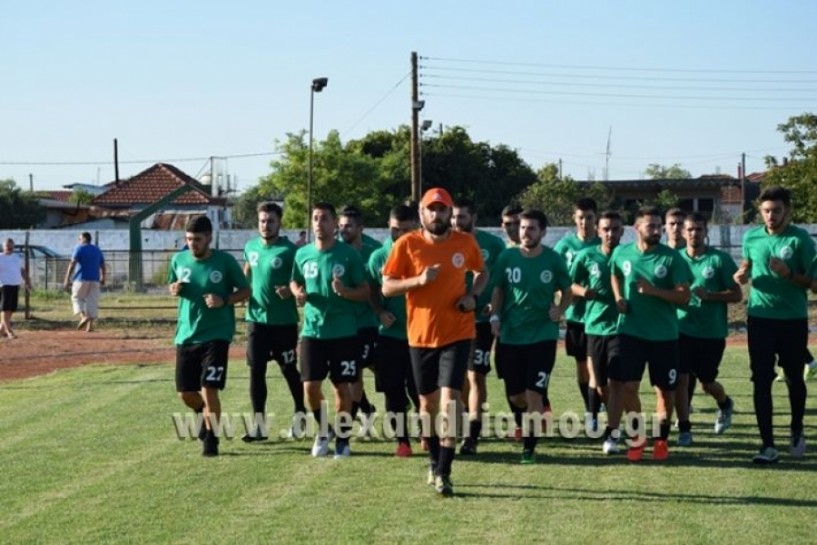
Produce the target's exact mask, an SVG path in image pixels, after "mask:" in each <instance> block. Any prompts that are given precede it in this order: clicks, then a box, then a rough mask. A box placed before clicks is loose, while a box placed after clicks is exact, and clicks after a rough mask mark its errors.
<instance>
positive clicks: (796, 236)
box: [735, 187, 815, 464]
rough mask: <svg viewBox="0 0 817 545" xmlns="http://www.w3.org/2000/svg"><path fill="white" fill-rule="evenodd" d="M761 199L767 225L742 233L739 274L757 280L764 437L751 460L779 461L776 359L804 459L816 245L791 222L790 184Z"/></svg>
mask: <svg viewBox="0 0 817 545" xmlns="http://www.w3.org/2000/svg"><path fill="white" fill-rule="evenodd" d="M758 201H759V202H760V205H759V209H760V216H761V218H762V219H763V225H761V226H758V227H755V228H753V229H750V230H749V231H747V232H746V234H745V235H744V236H743V261H742V262H741V264H740V267H739V268H738V271H737V272H736V273H735V281H736V282H738V283H740V284H746V283H747V282H751V284H752V287H751V289H750V291H749V305H748V308H747V314H748V319H747V330H748V342H749V365H750V368H751V371H752V384H753V400H754V406H755V416H756V418H757V427H758V429H759V431H760V439H761V441H762V444H761V447H760V452H759V453H758V454H757V455H756V456H755V457H754V458H753V459H752V461H753V462H754V463H757V464H772V463H775V462H777V460H778V453H777V448H776V447H775V442H774V429H773V428H772V381H773V380H774V378H775V373H774V364H775V358H777V362H778V365H780V367H781V368H782V369H783V372H784V373H785V375H786V386H788V389H789V406H790V408H791V426H790V429H791V437H790V454H791V456H792V457H793V458H802V457H803V456H804V455H805V452H806V439H805V436H804V435H803V416H804V413H805V409H806V383H805V381H804V380H803V354H805V353H806V345H807V343H808V321H807V320H808V313H807V307H806V304H807V296H806V295H807V294H806V290H807V289H808V288H809V287H811V286H812V282H813V277H812V276H811V275H812V274H813V272H814V271H813V269H812V263H813V261H814V259H815V250H814V242H813V241H812V240H811V237H810V236H809V234H808V232H806V231H804V230H803V229H801V228H799V227H797V226H795V225H792V224H791V206H792V205H791V193H790V192H789V190H788V189H785V188H782V187H769V188H767V189H765V190H763V192H762V193H761V194H760V197H759V198H758Z"/></svg>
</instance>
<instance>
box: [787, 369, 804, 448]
mask: <svg viewBox="0 0 817 545" xmlns="http://www.w3.org/2000/svg"><path fill="white" fill-rule="evenodd" d="M788 387H789V406H790V407H791V435H792V437H798V436H800V435H801V434H802V433H803V416H805V414H806V393H807V390H806V382H805V381H804V380H803V375H802V374H798V375H797V376H795V377H792V378H790V379H789V381H788Z"/></svg>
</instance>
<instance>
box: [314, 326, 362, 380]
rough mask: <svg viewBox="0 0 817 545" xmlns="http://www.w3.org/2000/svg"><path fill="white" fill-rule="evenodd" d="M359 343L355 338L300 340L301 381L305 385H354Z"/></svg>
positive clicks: (358, 370)
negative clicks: (327, 379)
mask: <svg viewBox="0 0 817 545" xmlns="http://www.w3.org/2000/svg"><path fill="white" fill-rule="evenodd" d="M359 358H360V343H359V342H358V338H357V337H356V336H355V337H341V338H340V339H314V338H312V337H302V338H301V379H302V380H303V381H304V382H307V381H316V380H323V379H325V378H326V377H327V376H328V377H329V380H331V381H332V384H341V383H344V382H357V377H358V375H359V373H360V369H359V367H358V361H359Z"/></svg>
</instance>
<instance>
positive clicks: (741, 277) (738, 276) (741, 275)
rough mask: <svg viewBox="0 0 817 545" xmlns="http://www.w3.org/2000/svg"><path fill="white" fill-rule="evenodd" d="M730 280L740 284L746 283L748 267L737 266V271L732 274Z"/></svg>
mask: <svg viewBox="0 0 817 545" xmlns="http://www.w3.org/2000/svg"><path fill="white" fill-rule="evenodd" d="M732 280H734V281H735V282H736V283H738V284H740V285H741V286H742V285H744V284H746V283H747V282H748V281H749V267H744V266H741V267H739V268H738V270H737V272H736V273H735V274H733V275H732Z"/></svg>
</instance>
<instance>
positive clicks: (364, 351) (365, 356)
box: [357, 327, 379, 369]
mask: <svg viewBox="0 0 817 545" xmlns="http://www.w3.org/2000/svg"><path fill="white" fill-rule="evenodd" d="M378 338H379V335H378V334H377V328H376V327H364V328H363V329H358V330H357V339H358V342H359V343H360V358H359V359H358V361H359V362H360V368H361V369H364V368H369V369H374V348H375V345H376V344H377V339H378Z"/></svg>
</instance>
